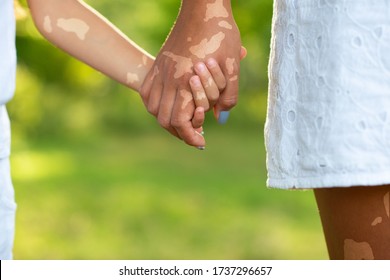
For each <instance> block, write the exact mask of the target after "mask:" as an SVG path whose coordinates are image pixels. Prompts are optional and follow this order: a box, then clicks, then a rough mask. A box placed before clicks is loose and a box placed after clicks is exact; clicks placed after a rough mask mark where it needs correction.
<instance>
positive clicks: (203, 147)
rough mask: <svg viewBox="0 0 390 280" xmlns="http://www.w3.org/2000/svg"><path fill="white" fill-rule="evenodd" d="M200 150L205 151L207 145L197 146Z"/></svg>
mask: <svg viewBox="0 0 390 280" xmlns="http://www.w3.org/2000/svg"><path fill="white" fill-rule="evenodd" d="M196 148H197V149H198V150H201V151H204V150H205V149H206V147H205V146H199V147H196Z"/></svg>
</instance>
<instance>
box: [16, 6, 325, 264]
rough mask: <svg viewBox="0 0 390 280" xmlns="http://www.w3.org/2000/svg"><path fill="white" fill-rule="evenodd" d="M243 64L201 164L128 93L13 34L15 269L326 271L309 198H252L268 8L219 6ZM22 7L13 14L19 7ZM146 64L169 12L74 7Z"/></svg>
mask: <svg viewBox="0 0 390 280" xmlns="http://www.w3.org/2000/svg"><path fill="white" fill-rule="evenodd" d="M232 2H233V3H232V4H233V6H234V13H235V18H236V21H237V23H238V25H239V27H240V29H241V33H242V41H243V44H244V45H245V46H246V47H247V49H248V53H249V55H248V57H247V59H245V60H244V61H243V62H242V70H241V82H240V102H239V104H238V105H237V107H236V108H235V109H234V110H233V111H232V113H231V116H230V119H229V121H228V123H227V124H226V125H225V126H219V125H216V124H215V121H214V120H213V119H212V117H211V116H208V118H207V121H206V124H205V132H206V139H207V150H205V151H198V150H196V149H194V148H191V147H188V146H186V145H184V144H183V143H181V142H180V141H178V140H177V139H175V138H173V137H172V136H170V135H169V134H168V133H166V132H165V131H164V130H163V129H161V128H160V127H159V125H158V124H157V123H156V121H155V119H154V118H153V117H152V116H150V115H149V114H148V113H147V112H146V110H145V109H144V107H143V105H142V102H141V100H140V98H139V96H138V94H137V93H135V92H132V91H130V90H128V89H126V88H125V87H123V86H121V85H119V84H117V83H115V82H113V81H111V80H109V79H108V78H105V77H104V76H103V75H101V74H100V73H98V72H96V71H94V70H93V69H91V68H89V67H88V66H85V65H83V64H81V63H79V62H77V61H76V60H74V59H72V58H70V57H69V56H68V55H66V54H64V53H63V52H61V51H59V50H58V49H56V48H55V47H53V46H51V45H50V44H49V43H47V42H46V41H45V40H44V39H43V38H42V37H41V36H40V35H39V34H38V32H37V31H36V29H35V27H34V25H33V24H32V21H31V18H30V17H29V16H28V17H27V18H25V19H23V20H20V21H18V23H17V48H18V56H19V64H18V73H17V90H16V96H15V98H14V100H13V101H12V102H10V103H9V105H8V109H9V114H10V117H11V120H12V124H13V134H12V136H13V147H12V153H13V154H12V157H11V163H12V168H13V180H14V185H15V190H16V198H17V202H18V214H17V231H16V240H15V252H14V255H15V258H16V259H325V258H327V254H326V249H325V244H324V239H323V236H322V230H321V225H320V222H319V218H318V213H317V210H316V206H315V202H314V197H313V194H312V192H311V191H306V192H305V191H283V190H271V189H267V188H266V186H265V181H266V169H265V149H264V141H263V127H264V121H265V114H266V106H267V104H266V103H267V63H268V52H269V40H270V28H271V18H272V1H271V0H245V1H232ZM21 3H22V5H24V6H25V1H21ZM87 3H89V4H91V5H92V6H93V7H95V8H96V9H97V10H98V11H100V12H101V13H102V14H103V15H105V16H106V17H107V18H108V19H109V20H111V21H112V22H113V23H114V24H116V25H117V26H118V27H119V28H120V29H122V30H123V31H124V33H126V34H127V35H128V36H129V37H130V38H132V39H133V40H134V41H136V42H137V43H138V44H139V45H140V46H142V47H144V48H145V49H147V50H148V51H149V52H150V53H152V54H157V52H158V50H159V48H160V46H161V44H162V43H163V42H164V39H165V37H166V36H167V34H168V32H169V30H170V27H171V25H172V23H173V22H174V20H175V17H176V14H177V11H178V8H179V5H180V1H179V0H159V1H157V0H143V1H129V0H116V1H107V0H106V1H104V0H93V1H87Z"/></svg>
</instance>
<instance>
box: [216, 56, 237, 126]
mask: <svg viewBox="0 0 390 280" xmlns="http://www.w3.org/2000/svg"><path fill="white" fill-rule="evenodd" d="M226 69H227V70H226V71H227V74H228V77H229V78H228V80H227V85H226V88H225V90H224V91H223V92H222V94H221V96H220V98H219V100H218V102H217V104H216V105H215V106H214V114H215V117H216V118H217V120H218V122H219V123H225V122H226V120H227V117H228V114H229V113H228V112H229V111H230V109H232V108H233V107H234V106H235V105H236V104H237V101H238V75H239V71H240V65H239V64H238V63H237V60H236V59H235V58H227V59H226ZM221 113H222V114H221ZM221 116H223V118H220V117H221Z"/></svg>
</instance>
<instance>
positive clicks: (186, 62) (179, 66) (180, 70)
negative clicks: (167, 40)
mask: <svg viewBox="0 0 390 280" xmlns="http://www.w3.org/2000/svg"><path fill="white" fill-rule="evenodd" d="M163 55H166V56H168V57H170V58H171V59H172V60H173V61H175V62H176V65H175V69H176V72H175V74H174V75H173V77H174V78H175V79H178V78H180V77H182V76H183V75H184V74H186V73H192V66H193V65H192V60H191V59H190V58H187V57H184V56H180V55H176V54H173V53H171V52H167V51H165V52H163Z"/></svg>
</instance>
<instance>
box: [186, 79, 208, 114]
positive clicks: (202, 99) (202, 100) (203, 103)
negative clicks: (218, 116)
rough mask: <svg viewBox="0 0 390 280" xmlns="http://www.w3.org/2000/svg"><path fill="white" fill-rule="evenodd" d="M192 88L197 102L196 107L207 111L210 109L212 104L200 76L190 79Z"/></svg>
mask: <svg viewBox="0 0 390 280" xmlns="http://www.w3.org/2000/svg"><path fill="white" fill-rule="evenodd" d="M190 87H191V91H192V94H193V97H194V100H195V105H196V107H203V108H204V109H205V111H207V110H209V109H210V104H209V101H208V99H207V96H206V92H205V90H204V88H203V85H202V82H201V81H200V78H199V77H198V76H192V77H191V78H190Z"/></svg>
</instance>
